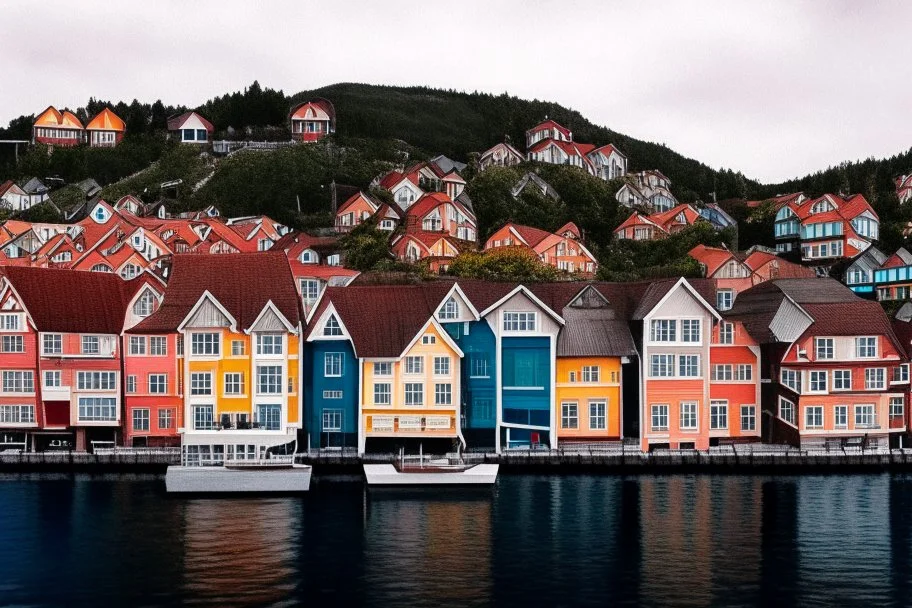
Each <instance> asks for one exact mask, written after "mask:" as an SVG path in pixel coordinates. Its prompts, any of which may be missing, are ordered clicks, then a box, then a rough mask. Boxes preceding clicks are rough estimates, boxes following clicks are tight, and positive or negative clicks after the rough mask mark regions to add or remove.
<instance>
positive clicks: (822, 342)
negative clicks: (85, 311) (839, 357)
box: [814, 338, 834, 359]
mask: <svg viewBox="0 0 912 608" xmlns="http://www.w3.org/2000/svg"><path fill="white" fill-rule="evenodd" d="M814 353H815V358H816V359H832V358H833V356H834V350H833V338H814Z"/></svg>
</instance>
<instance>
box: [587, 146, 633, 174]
mask: <svg viewBox="0 0 912 608" xmlns="http://www.w3.org/2000/svg"><path fill="white" fill-rule="evenodd" d="M586 156H587V157H588V158H589V162H591V163H592V166H593V167H594V169H595V174H596V175H597V176H599V177H601V178H602V179H603V180H605V181H608V180H611V179H617V178H619V177H624V176H625V175H627V157H626V156H625V155H624V154H623V152H621V151H620V150H618V148H617V146H615V145H612V144H607V145H604V146H600V147H598V148H595V149H594V150H591V151H590V152H589V153H588V154H586Z"/></svg>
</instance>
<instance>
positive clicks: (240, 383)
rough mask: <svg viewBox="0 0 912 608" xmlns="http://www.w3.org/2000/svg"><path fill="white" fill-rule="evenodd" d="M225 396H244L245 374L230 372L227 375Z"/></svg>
mask: <svg viewBox="0 0 912 608" xmlns="http://www.w3.org/2000/svg"><path fill="white" fill-rule="evenodd" d="M225 394H226V395H243V394H244V374H243V373H240V372H229V373H227V374H225Z"/></svg>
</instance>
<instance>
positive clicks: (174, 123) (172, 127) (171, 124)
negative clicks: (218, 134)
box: [168, 112, 215, 133]
mask: <svg viewBox="0 0 912 608" xmlns="http://www.w3.org/2000/svg"><path fill="white" fill-rule="evenodd" d="M194 114H196V117H197V118H199V120H200V122H201V123H203V126H204V127H206V130H207V131H208V132H209V133H212V132H214V131H215V127H214V126H212V123H211V122H209V121H208V120H206V119H205V118H203V116H202V115H201V114H199V113H198V112H184V113H183V114H178V115H177V116H172V117H170V118H169V119H168V130H169V131H177V130H178V129H180V128H181V127H182V126H183V125H184V123H185V122H186V121H187V119H188V118H190V117H191V116H193V115H194Z"/></svg>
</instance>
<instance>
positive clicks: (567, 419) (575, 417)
mask: <svg viewBox="0 0 912 608" xmlns="http://www.w3.org/2000/svg"><path fill="white" fill-rule="evenodd" d="M561 428H564V429H576V428H579V405H578V404H576V403H573V402H569V401H567V402H564V403H561Z"/></svg>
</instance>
